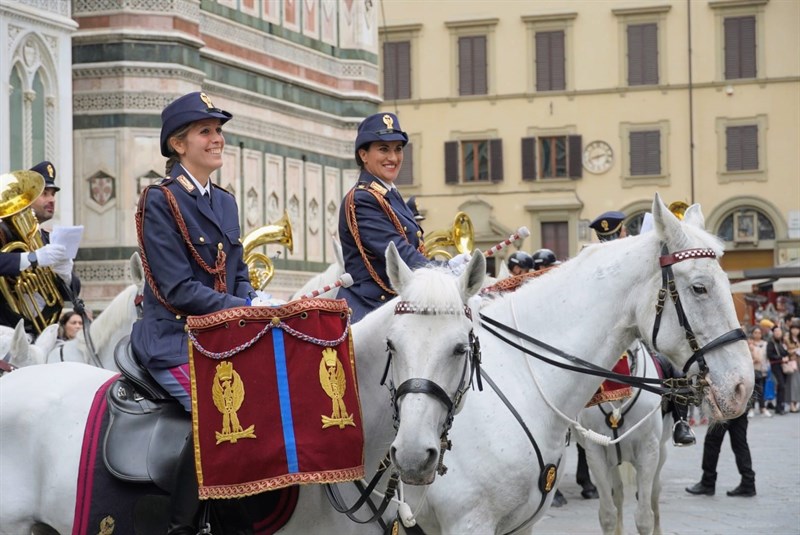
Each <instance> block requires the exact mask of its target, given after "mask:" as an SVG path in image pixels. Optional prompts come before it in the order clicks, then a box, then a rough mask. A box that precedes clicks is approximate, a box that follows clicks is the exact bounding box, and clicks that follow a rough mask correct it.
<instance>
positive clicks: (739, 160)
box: [725, 125, 759, 171]
mask: <svg viewBox="0 0 800 535" xmlns="http://www.w3.org/2000/svg"><path fill="white" fill-rule="evenodd" d="M725 138H726V143H725V156H726V158H725V159H726V163H727V170H728V171H752V170H757V169H758V168H759V167H758V126H756V125H744V126H729V127H727V128H726V129H725Z"/></svg>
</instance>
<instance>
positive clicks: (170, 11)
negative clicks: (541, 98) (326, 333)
mask: <svg viewBox="0 0 800 535" xmlns="http://www.w3.org/2000/svg"><path fill="white" fill-rule="evenodd" d="M376 21H377V16H376V13H375V10H374V9H373V8H372V5H371V3H370V2H363V1H354V0H341V1H337V0H321V1H318V0H218V1H210V0H72V1H71V2H68V1H66V0H10V1H9V2H4V3H3V5H2V6H0V31H2V41H0V47H1V48H0V50H2V61H0V79H3V80H6V81H8V80H11V84H5V85H3V87H2V88H0V139H2V140H4V141H0V168H2V169H4V170H8V169H19V168H27V167H29V166H30V165H32V164H34V163H36V162H38V161H40V160H42V159H49V160H51V161H53V163H54V164H55V165H56V167H57V169H58V181H59V185H61V187H62V188H63V189H62V191H61V192H60V194H59V198H58V205H57V210H56V212H57V220H56V223H57V224H58V223H61V224H82V225H84V226H85V227H86V231H85V234H84V239H83V243H82V248H81V251H80V253H79V257H78V260H79V261H78V262H77V263H76V265H77V267H78V269H79V271H80V274H81V277H82V280H83V281H85V283H84V290H83V294H84V298H85V299H86V300H87V302H89V303H90V304H91V305H93V306H94V307H95V308H102V306H103V305H104V304H105V303H107V302H108V301H109V300H110V299H111V298H112V297H113V296H114V295H116V293H117V292H118V291H119V289H120V288H121V287H123V286H124V285H126V284H127V280H126V273H125V271H126V269H127V259H128V258H129V256H130V255H131V253H132V252H133V251H134V250H135V248H136V231H135V225H134V213H135V209H136V203H137V200H138V196H139V193H140V192H141V190H142V188H143V187H145V186H146V185H148V184H150V183H152V182H155V181H158V180H159V179H160V177H161V176H162V175H163V173H164V158H163V157H161V155H160V153H159V148H158V136H159V129H160V112H161V109H162V108H163V107H164V106H165V105H166V104H168V103H169V102H170V101H172V100H173V99H174V98H176V97H178V96H180V95H182V94H184V93H187V92H189V91H196V90H203V91H205V92H206V93H208V95H209V96H210V97H211V99H212V100H213V102H214V104H215V105H216V106H218V107H221V108H223V109H225V110H228V111H230V112H231V113H233V116H234V119H233V120H232V121H230V122H229V123H228V124H227V125H226V127H225V130H226V148H225V153H224V160H225V164H224V166H223V168H222V169H221V170H220V172H219V173H218V175H217V176H216V177H215V180H216V182H217V183H218V184H220V185H221V186H223V187H225V188H227V189H228V190H229V191H231V192H233V193H234V194H235V195H236V198H237V201H238V203H239V207H240V218H241V223H242V229H243V233H246V232H248V231H250V230H252V229H254V228H257V227H260V226H262V225H265V224H267V223H269V222H273V221H276V220H278V219H280V218H281V216H282V215H283V213H284V211H285V212H286V213H287V214H288V217H289V219H290V221H291V225H292V229H293V236H294V248H293V252H290V251H288V250H287V249H286V248H284V247H282V246H277V245H276V246H268V247H267V253H268V254H269V255H270V256H273V255H275V254H277V253H280V257H279V259H278V260H277V261H276V262H275V264H276V268H277V269H276V276H275V278H274V279H273V282H272V283H271V285H270V290H271V291H272V293H273V294H275V295H277V296H279V297H285V296H286V295H288V294H289V293H290V292H291V291H293V290H295V289H296V288H298V287H300V286H301V285H302V283H303V282H304V281H305V279H306V278H307V272H311V271H321V270H322V269H323V268H324V266H325V265H327V264H328V263H329V262H331V261H333V259H334V256H333V251H332V244H331V239H330V237H331V234H332V233H334V232H335V231H336V226H337V221H338V210H339V203H340V200H341V197H342V195H343V192H344V191H346V189H347V188H348V187H349V184H351V183H352V182H353V181H354V180H355V177H356V176H357V171H356V170H355V168H354V163H353V149H352V146H353V139H354V138H355V128H356V127H357V125H358V123H359V121H360V119H361V118H363V117H364V116H365V115H368V114H370V113H373V112H374V111H376V110H377V105H378V103H379V97H378V76H379V72H378V67H377V63H378V56H377V51H378V47H377V28H376ZM6 86H7V87H6ZM19 124H22V125H23V127H22V129H21V130H22V132H19V131H18V130H19V128H18V126H17V125H19ZM5 140H8V141H5Z"/></svg>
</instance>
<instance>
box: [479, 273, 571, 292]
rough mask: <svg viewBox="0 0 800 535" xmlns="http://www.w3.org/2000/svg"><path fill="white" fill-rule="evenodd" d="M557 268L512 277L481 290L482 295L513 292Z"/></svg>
mask: <svg viewBox="0 0 800 535" xmlns="http://www.w3.org/2000/svg"><path fill="white" fill-rule="evenodd" d="M555 267H556V266H550V267H546V268H544V269H540V270H539V271H529V272H527V273H521V274H519V275H512V276H511V277H507V278H505V279H503V280H501V281H498V282H496V283H494V284H492V285H491V286H487V287H486V288H483V289H482V290H481V293H482V294H488V293H502V292H513V291H514V290H516V289H517V288H519V287H520V286H522V285H523V284H525V283H526V282H528V281H529V280H530V279H535V278H536V277H539V276H541V275H544V274H545V273H547V272H548V271H550V270H551V269H553V268H555Z"/></svg>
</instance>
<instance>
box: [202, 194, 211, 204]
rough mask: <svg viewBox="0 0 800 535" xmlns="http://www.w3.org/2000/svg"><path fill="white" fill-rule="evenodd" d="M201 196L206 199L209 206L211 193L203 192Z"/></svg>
mask: <svg viewBox="0 0 800 535" xmlns="http://www.w3.org/2000/svg"><path fill="white" fill-rule="evenodd" d="M203 197H205V199H206V200H207V201H208V205H209V206H211V195H210V194H209V192H208V191H206V192H205V193H203Z"/></svg>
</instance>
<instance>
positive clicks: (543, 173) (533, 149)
mask: <svg viewBox="0 0 800 535" xmlns="http://www.w3.org/2000/svg"><path fill="white" fill-rule="evenodd" d="M582 139H583V138H582V137H581V136H540V137H538V138H535V137H525V138H522V180H536V179H550V178H581V177H582V176H583V162H582V161H581V150H582V149H583V146H582V144H583V141H582Z"/></svg>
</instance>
